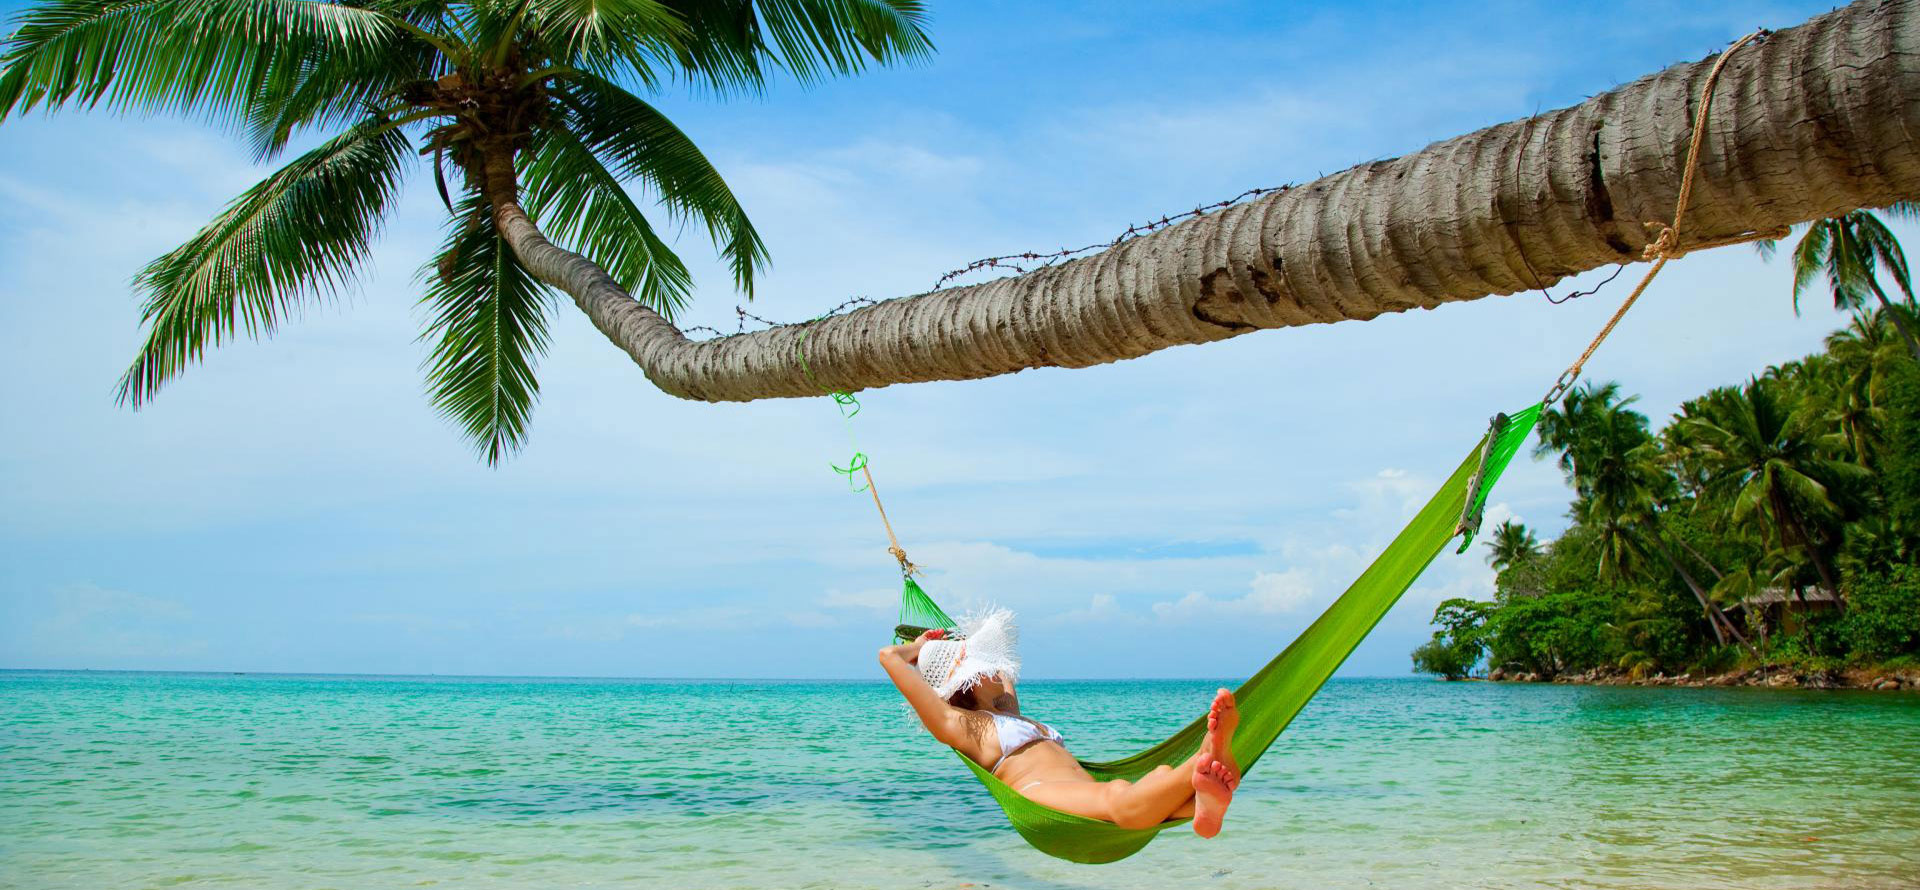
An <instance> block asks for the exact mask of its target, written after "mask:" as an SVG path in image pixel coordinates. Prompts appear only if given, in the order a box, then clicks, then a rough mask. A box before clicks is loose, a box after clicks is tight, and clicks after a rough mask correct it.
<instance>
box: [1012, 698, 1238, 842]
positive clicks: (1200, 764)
mask: <svg viewBox="0 0 1920 890" xmlns="http://www.w3.org/2000/svg"><path fill="white" fill-rule="evenodd" d="M1239 723H1240V713H1239V711H1237V710H1235V709H1234V704H1233V694H1232V693H1230V692H1228V691H1227V690H1225V689H1222V690H1220V691H1219V692H1218V693H1216V694H1215V695H1214V700H1213V707H1212V710H1211V711H1210V712H1209V713H1208V715H1207V738H1206V740H1205V741H1203V742H1202V743H1201V744H1200V750H1199V751H1197V752H1195V753H1194V755H1193V756H1192V757H1189V758H1187V759H1186V762H1184V763H1182V764H1180V765H1179V766H1161V767H1157V768H1155V769H1154V770H1153V772H1150V773H1147V774H1146V775H1144V776H1141V777H1140V778H1139V779H1138V780H1136V781H1134V782H1132V783H1123V782H1108V783H1107V791H1108V795H1109V796H1108V799H1107V810H1108V813H1107V819H1108V820H1109V821H1112V822H1113V823H1114V824H1116V825H1119V826H1120V827H1122V828H1149V827H1152V826H1154V825H1158V824H1160V823H1161V822H1165V821H1166V820H1168V819H1171V818H1175V817H1178V816H1188V815H1191V816H1193V817H1194V830H1195V831H1196V832H1199V833H1200V834H1201V836H1202V837H1213V836H1214V835H1216V834H1219V833H1220V820H1221V818H1222V817H1223V816H1225V814H1226V809H1227V802H1228V801H1229V800H1231V799H1232V797H1233V788H1234V786H1237V785H1238V784H1239V782H1240V776H1239V768H1238V767H1237V766H1232V767H1229V766H1228V764H1231V763H1232V762H1233V761H1232V758H1233V755H1232V753H1231V752H1230V751H1229V749H1228V746H1229V744H1230V743H1231V742H1232V739H1233V730H1234V727H1236V726H1238V725H1239ZM1221 752H1228V753H1226V754H1224V755H1223V754H1222V753H1221ZM1223 757H1224V760H1223ZM1229 775H1230V776H1231V779H1230V780H1229V778H1228V776H1229ZM1036 790H1038V789H1036ZM1202 795H1205V796H1204V797H1203V796H1202ZM1203 816H1204V817H1206V818H1207V819H1208V823H1207V825H1206V830H1205V831H1202V830H1201V828H1202V826H1201V824H1200V819H1201V818H1202V817H1203Z"/></svg>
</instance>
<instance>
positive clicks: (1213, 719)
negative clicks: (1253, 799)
mask: <svg viewBox="0 0 1920 890" xmlns="http://www.w3.org/2000/svg"><path fill="white" fill-rule="evenodd" d="M1239 726H1240V709H1239V707H1237V706H1236V705H1235V704H1234V701H1233V693H1231V692H1228V691H1227V690H1225V689H1222V690H1220V691H1219V692H1216V693H1214V696H1213V707H1212V709H1211V710H1209V711H1208V712H1207V737H1206V740H1205V741H1202V742H1201V743H1200V754H1199V758H1200V762H1199V763H1196V764H1194V767H1193V833H1194V834H1197V835H1199V836H1201V837H1213V836H1214V835H1216V834H1219V833H1220V823H1221V822H1222V821H1223V820H1225V819H1226V817H1227V805H1228V804H1231V803H1233V790H1234V789H1235V788H1238V787H1240V765H1239V763H1237V762H1235V761H1234V759H1233V731H1234V730H1235V729H1236V728H1238V727H1239Z"/></svg>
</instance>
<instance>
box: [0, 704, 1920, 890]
mask: <svg viewBox="0 0 1920 890" xmlns="http://www.w3.org/2000/svg"><path fill="white" fill-rule="evenodd" d="M1211 688H1212V684H1209V683H1206V682H1199V681H1194V682H1185V681H1180V682H1175V681H1154V682H1145V683H1138V682H1124V683H1123V682H1100V683H1068V682H1060V683H1046V682H1033V683H1029V684H1025V685H1024V686H1023V688H1022V695H1023V699H1024V701H1025V703H1026V709H1027V711H1028V712H1029V713H1032V714H1034V715H1036V716H1039V717H1040V718H1042V719H1045V720H1048V721H1051V722H1053V723H1055V724H1057V725H1059V726H1060V727H1061V728H1062V729H1063V730H1064V731H1065V732H1066V733H1067V735H1068V741H1069V743H1070V744H1071V745H1072V746H1073V747H1074V748H1075V750H1076V751H1078V752H1080V753H1083V754H1088V755H1103V756H1104V755H1113V754H1118V753H1122V752H1126V751H1131V750H1132V749H1134V748H1138V747H1142V746H1144V745H1146V744H1148V743H1150V742H1152V741H1156V740H1158V739H1159V738H1160V737H1162V736H1163V735H1165V734H1166V733H1168V732H1170V731H1171V730H1172V729H1173V728H1175V727H1177V726H1178V725H1180V724H1181V723H1183V722H1185V721H1186V720H1187V719H1188V718H1189V716H1190V715H1192V714H1193V713H1194V712H1195V710H1196V709H1197V708H1198V707H1200V706H1201V705H1202V704H1203V703H1204V701H1205V700H1206V694H1207V692H1208V690H1210V689H1211ZM964 884H974V885H992V886H996V887H1036V888H1133V887H1137V888H1164V887H1171V886H1181V887H1186V886H1192V887H1205V888H1261V887H1300V888H1343V887H1355V888H1358V887H1392V888H1438V887H1475V888H1505V887H1606V888H1616V887H1617V888H1668V887H1672V888H1679V887H1687V888H1714V887H1741V888H1788V887H1793V888H1801V887H1816V888H1822V887H1868V888H1880V887H1889V888H1891V887H1908V888H1910V887H1914V886H1917V885H1920V696H1913V695H1910V694H1885V693H1882V694H1872V693H1813V692H1801V691H1784V690H1760V689H1700V690H1696V689H1631V688H1629V689H1614V688H1579V687H1556V686H1520V685H1494V684H1485V683H1476V684H1440V683H1432V682H1425V681H1420V680H1411V679H1409V680H1336V681H1334V682H1333V683H1332V684H1330V685H1329V686H1328V687H1327V689H1326V690H1325V691H1324V692H1323V693H1322V694H1321V696H1320V697H1319V698H1318V699H1317V700H1316V701H1315V702H1314V703H1313V705H1312V706H1311V707H1309V708H1308V709H1307V711H1306V712H1305V713H1304V714H1303V715H1302V716H1301V718H1300V720H1299V721H1297V722H1296V723H1295V725H1294V728H1293V729H1291V730H1290V731H1289V732H1288V734H1287V735H1286V736H1284V737H1283V738H1282V741H1281V744H1280V745H1279V747H1278V748H1277V749H1276V752H1275V753H1274V754H1273V755H1271V756H1269V757H1268V758H1267V759H1266V760H1263V761H1262V762H1261V764H1260V768H1259V769H1258V770H1257V771H1256V772H1254V773H1253V775H1251V776H1250V777H1248V779H1247V781H1246V784H1245V785H1244V786H1243V788H1242V791H1241V794H1240V797H1239V799H1238V800H1237V801H1236V803H1235V805H1234V809H1233V811H1232V813H1231V814H1230V816H1229V819H1228V823H1227V830H1226V832H1225V833H1224V834H1223V835H1222V836H1221V837H1220V838H1218V839H1216V840H1214V841H1210V842H1207V841H1200V840H1199V839H1197V838H1194V837H1192V836H1191V835H1185V834H1180V833H1173V832H1170V833H1168V834H1166V835H1163V836H1162V839H1161V840H1159V841H1157V842H1155V843H1154V844H1153V845H1152V846H1150V847H1148V848H1147V850H1146V851H1145V852H1144V853H1142V854H1141V855H1139V856H1136V857H1134V858H1132V859H1130V860H1127V861H1125V862H1122V863H1120V864H1117V865H1109V866H1076V865H1071V864H1068V863H1062V862H1057V861H1055V860H1051V859H1048V858H1046V857H1043V856H1041V855H1039V854H1037V853H1035V852H1033V851H1032V850H1030V849H1028V848H1027V847H1026V846H1025V845H1024V844H1022V843H1021V842H1020V840H1019V838H1018V836H1016V835H1015V834H1013V832H1012V830H1011V829H1009V828H1007V827H1006V824H1005V822H1004V821H1003V820H1002V819H1001V817H1000V815H999V811H998V810H997V809H995V808H994V807H993V806H992V804H991V802H990V801H989V800H988V798H987V796H986V793H985V792H984V791H983V790H982V789H981V788H980V787H979V786H978V785H977V784H975V783H974V782H973V780H972V779H971V778H970V777H968V775H967V774H966V772H965V771H964V770H963V769H962V768H961V766H960V764H959V763H957V762H955V761H954V760H953V757H952V755H951V754H949V753H946V752H945V751H944V750H943V749H939V748H937V747H936V746H935V744H934V743H933V742H932V741H931V740H930V739H928V738H927V737H926V736H923V735H920V734H918V733H917V731H916V730H914V729H912V728H911V727H910V724H909V722H908V718H907V716H906V712H905V710H904V708H903V706H901V705H900V704H899V701H898V699H897V697H896V696H895V694H894V693H893V692H892V690H891V688H890V687H887V686H883V685H881V684H879V683H762V682H678V681H612V680H519V679H466V678H462V679H442V678H407V677H391V678H388V677H296V676H222V675H189V674H101V673H39V672H3V673H0V886H5V887H21V888H29V887H31V888H43V887H44V888H66V887H72V888H118V887H247V888H265V890H274V888H322V887H340V888H381V887H419V886H434V885H450V886H458V887H463V888H466V887H482V888H492V887H502V888H504V887H515V888H549V887H608V886H615V887H652V886H660V887H671V888H680V887H714V888H724V887H782V888H785V887H835V888H838V887H878V888H889V890H894V888H917V887H956V886H961V885H964Z"/></svg>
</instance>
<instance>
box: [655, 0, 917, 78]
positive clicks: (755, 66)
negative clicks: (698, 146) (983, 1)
mask: <svg viewBox="0 0 1920 890" xmlns="http://www.w3.org/2000/svg"><path fill="white" fill-rule="evenodd" d="M666 2H667V5H668V6H670V7H672V8H673V9H674V10H675V11H676V12H677V13H679V15H680V17H681V18H682V19H683V20H684V21H685V22H686V23H687V28H688V31H689V34H690V37H689V39H688V41H687V43H686V47H685V48H684V49H683V50H682V51H681V52H680V53H679V58H678V62H679V67H680V68H681V69H682V70H683V71H685V72H687V73H688V74H689V75H690V76H693V77H696V78H699V79H700V80H702V81H704V83H705V85H706V86H708V87H711V88H713V89H714V90H716V91H721V92H729V91H734V90H746V91H757V90H759V89H761V88H762V87H763V86H764V85H765V84H766V80H767V74H768V65H769V64H771V65H777V66H779V67H781V68H784V69H786V70H787V71H788V72H789V73H790V74H792V75H793V76H794V77H795V78H797V79H799V80H800V81H801V82H802V83H813V82H817V81H819V80H821V79H824V78H825V77H827V76H830V75H834V74H852V73H856V72H858V71H860V70H861V69H863V68H864V67H865V65H866V61H867V60H868V59H872V60H873V61H876V62H878V63H880V64H882V65H885V64H890V63H892V62H894V61H915V60H919V59H923V58H925V57H927V56H928V55H930V54H931V53H932V51H933V42H932V41H931V40H930V39H928V37H927V34H926V31H925V24H926V5H925V4H924V3H920V2H918V0H768V2H761V3H755V2H752V0H717V2H716V0H666Z"/></svg>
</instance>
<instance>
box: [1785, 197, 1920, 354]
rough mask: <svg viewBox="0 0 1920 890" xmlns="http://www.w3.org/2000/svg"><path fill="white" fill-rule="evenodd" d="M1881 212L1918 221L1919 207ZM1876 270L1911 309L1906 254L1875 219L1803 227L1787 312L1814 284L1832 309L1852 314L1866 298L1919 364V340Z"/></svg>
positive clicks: (1847, 217) (1856, 214)
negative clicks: (1828, 296) (1827, 294)
mask: <svg viewBox="0 0 1920 890" xmlns="http://www.w3.org/2000/svg"><path fill="white" fill-rule="evenodd" d="M1886 211H1887V212H1888V213H1889V214H1891V215H1893V216H1895V217H1899V218H1902V219H1908V220H1920V204H1915V203H1913V202H1910V201H1902V202H1898V203H1895V204H1893V205H1892V206H1890V207H1887V208H1886ZM1762 252H1763V253H1765V251H1764V250H1763V251H1762ZM1882 269H1885V270H1886V273H1887V274H1888V275H1889V276H1890V277H1892V278H1893V283H1894V284H1896V285H1898V286H1899V288H1900V292H1901V293H1902V294H1904V295H1905V296H1906V304H1907V306H1909V307H1911V306H1913V277H1912V276H1911V275H1910V274H1909V273H1908V271H1907V257H1906V254H1905V253H1904V252H1902V251H1901V249H1900V240H1899V239H1898V238H1895V237H1894V235H1893V230H1892V229H1889V228H1887V224H1886V223H1885V222H1883V221H1881V219H1880V217H1878V216H1876V215H1874V213H1873V211H1871V210H1855V211H1853V212H1851V213H1845V214H1841V215H1840V216H1836V217H1832V218H1830V219H1823V220H1819V221H1818V222H1815V223H1813V224H1812V225H1810V226H1808V227H1807V232H1806V234H1805V235H1803V236H1801V238H1800V243H1799V245H1798V246H1796V247H1795V248H1794V249H1793V312H1794V314H1795V315H1798V314H1799V313H1800V297H1801V295H1802V294H1804V293H1806V292H1807V291H1810V290H1812V289H1813V287H1814V283H1815V282H1817V281H1822V280H1824V281H1825V283H1826V285H1827V288H1828V290H1830V291H1831V292H1832V294H1833V308H1835V309H1840V310H1846V311H1851V312H1855V313H1857V312H1859V311H1861V310H1862V309H1865V308H1867V298H1868V297H1869V296H1872V297H1873V298H1874V299H1876V300H1878V301H1879V303H1880V306H1879V309H1880V310H1881V311H1882V312H1884V313H1885V314H1886V317H1887V318H1888V319H1890V320H1891V321H1892V322H1893V324H1894V326H1895V327H1896V328H1897V329H1898V330H1899V332H1900V338H1901V339H1902V340H1905V341H1906V344H1907V350H1908V352H1910V353H1912V355H1913V359H1914V361H1920V339H1915V337H1914V332H1913V331H1912V329H1910V328H1909V327H1908V326H1907V321H1906V319H1905V318H1903V317H1902V315H1901V313H1900V312H1899V311H1898V307H1896V306H1895V305H1894V302H1893V301H1892V300H1890V299H1888V298H1887V292H1886V290H1885V289H1884V288H1882V287H1881V286H1880V271H1881V270H1882Z"/></svg>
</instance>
